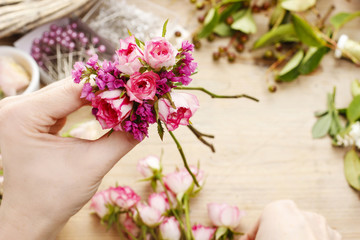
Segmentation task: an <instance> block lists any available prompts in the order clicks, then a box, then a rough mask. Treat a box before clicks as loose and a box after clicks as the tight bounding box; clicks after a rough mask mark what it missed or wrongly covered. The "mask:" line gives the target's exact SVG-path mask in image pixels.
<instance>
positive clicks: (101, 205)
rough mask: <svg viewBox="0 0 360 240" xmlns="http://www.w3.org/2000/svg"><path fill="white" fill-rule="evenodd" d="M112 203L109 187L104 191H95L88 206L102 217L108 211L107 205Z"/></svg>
mask: <svg viewBox="0 0 360 240" xmlns="http://www.w3.org/2000/svg"><path fill="white" fill-rule="evenodd" d="M109 204H112V202H111V200H110V195H109V189H108V190H105V191H101V192H98V193H96V194H95V195H94V196H93V197H92V198H91V204H90V208H91V209H93V210H94V211H95V213H96V214H97V215H98V216H99V217H100V218H103V217H104V216H105V215H106V214H107V213H108V211H109V209H108V208H107V205H109Z"/></svg>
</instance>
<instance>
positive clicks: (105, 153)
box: [84, 132, 139, 175]
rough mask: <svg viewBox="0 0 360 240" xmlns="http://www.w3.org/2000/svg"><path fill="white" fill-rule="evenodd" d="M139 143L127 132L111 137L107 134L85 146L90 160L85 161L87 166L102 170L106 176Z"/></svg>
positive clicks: (116, 133) (114, 134) (113, 134)
mask: <svg viewBox="0 0 360 240" xmlns="http://www.w3.org/2000/svg"><path fill="white" fill-rule="evenodd" d="M138 143H139V141H137V140H135V139H134V137H133V136H132V135H131V134H129V133H127V132H113V133H112V134H111V135H110V136H109V134H105V135H104V136H103V137H101V138H100V139H98V140H96V141H88V142H87V143H86V144H85V151H86V152H87V156H89V158H87V159H84V160H85V161H86V164H89V165H90V166H92V167H95V168H97V169H100V172H101V174H102V175H105V174H106V173H107V172H109V171H110V169H111V168H112V167H113V166H114V165H115V164H116V163H117V162H118V161H119V160H120V159H121V158H122V157H123V156H124V155H125V154H127V153H128V152H129V151H130V150H131V149H132V148H134V147H135V146H136V145H137V144H138Z"/></svg>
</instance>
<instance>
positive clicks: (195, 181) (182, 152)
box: [168, 130, 200, 187]
mask: <svg viewBox="0 0 360 240" xmlns="http://www.w3.org/2000/svg"><path fill="white" fill-rule="evenodd" d="M168 132H169V134H170V136H171V137H172V139H173V140H174V142H175V144H176V146H177V149H178V150H179V153H180V155H181V158H182V160H183V162H184V166H185V168H186V170H187V171H188V172H189V174H190V176H191V177H192V179H193V181H194V183H195V185H196V186H198V187H200V184H199V183H198V181H197V180H196V177H195V175H194V174H193V173H192V172H191V170H190V167H189V165H188V163H187V160H186V157H185V154H184V151H183V150H182V147H181V145H180V143H179V141H178V140H177V139H176V137H175V135H174V134H173V132H172V131H169V130H168Z"/></svg>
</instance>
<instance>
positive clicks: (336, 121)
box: [312, 80, 360, 191]
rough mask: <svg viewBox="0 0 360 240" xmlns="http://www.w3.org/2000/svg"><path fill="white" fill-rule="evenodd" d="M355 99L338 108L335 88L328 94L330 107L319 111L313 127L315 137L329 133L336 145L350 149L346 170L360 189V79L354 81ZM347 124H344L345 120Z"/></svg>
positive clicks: (349, 181)
mask: <svg viewBox="0 0 360 240" xmlns="http://www.w3.org/2000/svg"><path fill="white" fill-rule="evenodd" d="M351 92H352V95H353V100H352V101H351V103H350V104H349V106H348V107H347V108H340V109H339V108H336V105H335V93H336V92H335V88H334V92H333V93H332V94H331V93H329V94H328V104H327V105H328V109H327V110H326V111H322V112H317V113H316V114H315V115H316V117H318V118H319V119H318V120H317V122H316V123H315V125H314V127H313V129H312V135H313V137H314V138H321V137H324V136H325V135H329V136H330V137H331V139H332V143H333V145H334V146H338V147H344V148H347V149H349V150H348V152H347V154H346V155H345V161H344V170H345V176H346V180H347V181H348V183H349V185H350V186H351V187H353V188H354V189H356V190H358V191H360V158H359V151H360V108H359V106H360V81H359V80H354V81H353V82H352V87H351ZM342 120H345V121H346V124H345V125H344V124H343V121H342Z"/></svg>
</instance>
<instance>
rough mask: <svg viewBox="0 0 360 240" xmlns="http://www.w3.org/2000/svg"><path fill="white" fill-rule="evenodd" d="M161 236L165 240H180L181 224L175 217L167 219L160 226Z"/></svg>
mask: <svg viewBox="0 0 360 240" xmlns="http://www.w3.org/2000/svg"><path fill="white" fill-rule="evenodd" d="M160 234H161V239H163V240H179V239H180V238H181V232H180V224H179V222H178V221H177V220H176V218H175V217H169V218H166V219H165V220H164V221H163V222H162V223H161V224H160Z"/></svg>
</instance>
